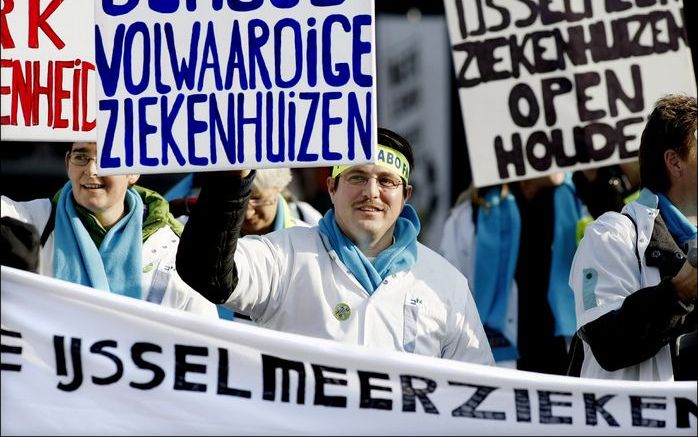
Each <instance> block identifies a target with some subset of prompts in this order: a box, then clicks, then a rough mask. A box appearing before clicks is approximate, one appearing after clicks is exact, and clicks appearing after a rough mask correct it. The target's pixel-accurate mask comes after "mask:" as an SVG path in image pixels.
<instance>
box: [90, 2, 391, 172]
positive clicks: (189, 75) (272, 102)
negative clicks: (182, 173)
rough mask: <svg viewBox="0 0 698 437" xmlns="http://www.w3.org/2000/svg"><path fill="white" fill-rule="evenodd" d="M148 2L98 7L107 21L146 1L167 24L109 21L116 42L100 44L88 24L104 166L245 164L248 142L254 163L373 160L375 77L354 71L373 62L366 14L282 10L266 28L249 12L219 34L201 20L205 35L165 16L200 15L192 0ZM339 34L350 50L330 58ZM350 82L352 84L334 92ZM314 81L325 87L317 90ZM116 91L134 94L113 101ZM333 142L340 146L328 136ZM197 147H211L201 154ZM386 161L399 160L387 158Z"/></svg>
mask: <svg viewBox="0 0 698 437" xmlns="http://www.w3.org/2000/svg"><path fill="white" fill-rule="evenodd" d="M267 1H269V2H271V4H272V5H273V6H274V7H276V8H278V9H289V8H292V7H295V6H298V5H300V4H302V3H307V2H311V3H312V4H313V5H314V6H321V7H327V6H337V5H339V4H341V3H343V0H339V1H337V0H325V1H322V0H267ZM145 4H146V1H145V0H142V1H141V2H140V3H139V2H138V1H129V0H121V1H116V0H113V1H108V0H104V1H103V2H102V5H103V9H104V10H105V11H106V13H107V14H109V15H112V16H119V15H125V14H128V13H129V12H131V11H136V8H137V7H138V8H140V9H138V10H137V11H138V12H139V13H140V12H142V11H141V9H142V8H146V7H148V8H150V10H152V11H154V12H157V13H161V14H163V16H164V17H165V16H169V17H170V18H169V20H170V21H166V20H164V19H163V21H162V22H161V23H145V22H143V21H140V20H139V21H135V22H133V23H130V24H124V23H119V24H116V25H115V26H114V29H113V33H110V34H109V38H110V39H112V40H113V44H112V43H111V41H110V44H105V43H104V40H103V38H107V36H106V34H105V33H104V32H103V31H102V29H100V26H96V29H95V35H96V65H97V69H98V73H99V75H100V78H101V83H102V87H103V90H104V95H105V96H106V98H105V99H103V100H101V101H100V102H99V106H98V108H99V111H100V112H101V114H103V115H104V116H105V118H106V119H107V121H106V122H105V123H104V125H105V138H104V145H103V148H102V150H101V151H100V153H101V155H100V158H99V159H100V167H101V168H105V169H108V168H116V167H121V166H122V165H123V166H125V167H133V166H141V167H156V166H173V165H174V166H197V167H201V166H208V165H211V164H216V163H217V162H218V157H220V158H221V160H223V161H225V162H227V163H230V164H244V163H245V149H247V150H248V153H250V154H251V155H253V156H254V160H255V162H257V163H259V162H269V163H275V164H276V163H284V162H288V163H294V162H295V163H307V164H312V163H317V162H319V161H320V160H322V161H326V162H328V163H331V162H337V161H345V160H347V159H349V160H355V159H357V158H361V157H360V156H359V155H361V154H362V153H363V157H366V159H371V152H372V150H371V132H372V130H373V128H374V126H372V113H373V111H374V108H373V106H372V105H373V96H372V93H371V91H370V87H372V86H373V84H374V81H373V76H372V74H370V73H368V74H367V73H364V71H362V65H369V63H367V62H365V60H366V57H365V56H366V55H370V54H371V53H372V50H373V43H372V41H371V40H370V33H371V32H369V31H368V30H370V26H371V25H372V24H373V20H372V17H371V16H370V15H357V16H353V17H347V16H345V15H342V14H329V15H327V16H323V17H322V18H320V19H317V18H315V17H307V18H304V19H303V20H304V21H298V20H296V19H294V18H289V17H287V18H281V19H278V20H277V21H276V22H274V23H271V24H270V23H267V22H265V21H264V20H262V19H258V18H250V17H245V18H244V19H242V18H241V19H231V20H230V22H229V23H226V24H229V27H227V28H226V29H225V30H221V28H217V27H216V25H215V24H214V22H212V21H206V22H205V26H206V27H205V29H203V30H204V31H205V33H204V34H203V35H202V25H203V23H202V22H200V21H194V22H193V23H191V24H190V25H189V28H188V29H186V30H184V29H182V28H181V27H179V26H177V27H175V25H173V22H172V20H171V17H172V15H170V14H172V13H175V12H176V11H181V10H182V9H183V8H182V6H183V5H185V4H186V8H187V10H189V11H194V10H196V9H197V1H196V0H186V1H180V0H172V1H166V0H151V1H147V6H146V5H145ZM262 4H263V0H259V1H254V0H248V1H243V0H239V1H233V0H230V1H226V2H223V1H222V0H212V3H211V4H209V5H207V7H208V8H211V7H213V9H214V10H221V9H222V8H225V7H227V8H228V9H230V10H235V11H238V12H244V11H252V10H255V9H258V8H259V7H260V6H261V5H262ZM201 5H203V4H201ZM133 14H134V15H135V14H136V12H133ZM367 29H368V30H367ZM216 30H218V33H217V32H216ZM185 32H186V33H185ZM228 32H229V33H228ZM180 33H185V34H180ZM362 35H369V36H368V37H365V38H364V39H362ZM221 38H222V39H221ZM339 41H341V42H342V44H343V45H344V46H346V47H347V48H348V51H347V53H346V54H345V53H337V51H336V48H337V47H338V46H337V44H338V43H339ZM347 44H348V45H347ZM333 45H334V49H333ZM107 47H111V51H110V52H109V51H108V49H107ZM219 47H222V48H223V51H219ZM226 49H227V51H226ZM282 60H283V62H282ZM362 61H364V62H362ZM134 68H135V71H134ZM151 76H152V77H151ZM352 82H353V84H355V85H357V88H356V89H355V90H352V91H346V90H343V89H342V88H343V87H346V85H347V84H350V83H352ZM318 84H320V85H325V84H326V85H327V86H329V87H330V89H329V90H326V91H323V92H320V91H318V90H316V89H315V88H316V87H317V85H318ZM327 86H326V87H325V88H327ZM295 88H298V89H302V90H303V91H302V92H300V93H299V92H297V91H292V89H295ZM360 88H364V90H361V89H360ZM117 90H125V91H126V92H127V93H129V95H130V96H128V97H120V98H119V99H113V96H114V95H115V94H116V92H117ZM204 90H205V91H206V92H205V93H204ZM122 92H123V91H122ZM154 93H155V94H154ZM192 93H194V94H192ZM110 97H111V99H110ZM185 100H186V105H185V104H184V103H185ZM176 126H177V128H176ZM180 131H181V132H180ZM202 134H203V135H202ZM334 138H340V139H341V140H340V143H333V139H334ZM202 139H205V141H203V142H202ZM246 141H247V143H248V144H247V146H248V147H246V144H245V142H246ZM252 142H254V144H252ZM185 143H186V144H185ZM115 144H116V145H118V147H123V149H119V148H118V147H115ZM197 144H199V145H201V144H207V149H204V148H202V147H196V145H197ZM357 145H360V148H359V147H357ZM252 149H254V152H253V153H252ZM357 149H359V151H358V153H357ZM221 151H222V152H223V153H219V152H221ZM387 159H390V160H391V162H393V160H394V161H395V162H393V164H394V165H396V166H397V167H400V166H402V163H401V162H400V161H399V160H397V159H395V158H394V157H392V156H391V157H387Z"/></svg>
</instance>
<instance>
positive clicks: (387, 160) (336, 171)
mask: <svg viewBox="0 0 698 437" xmlns="http://www.w3.org/2000/svg"><path fill="white" fill-rule="evenodd" d="M374 164H376V165H380V166H381V167H385V168H387V169H389V170H392V171H393V172H396V173H397V174H399V175H400V177H401V178H402V179H403V180H404V181H405V184H407V182H408V181H409V178H410V163H409V161H407V158H405V155H403V154H402V153H400V152H398V151H397V150H395V149H391V148H390V147H387V146H384V145H382V144H379V145H378V155H377V156H376V160H375V161H374ZM353 166H354V164H351V165H335V166H334V167H333V168H332V177H333V178H336V177H337V176H339V175H340V174H341V173H342V172H343V171H344V170H346V169H348V168H349V167H353Z"/></svg>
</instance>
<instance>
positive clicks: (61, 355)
mask: <svg viewBox="0 0 698 437" xmlns="http://www.w3.org/2000/svg"><path fill="white" fill-rule="evenodd" d="M64 344H65V337H63V336H60V335H54V336H53V349H54V351H55V355H56V375H58V376H68V369H67V363H66V357H65V350H64V347H65V346H64ZM81 344H82V339H80V338H71V339H70V358H71V361H72V363H73V380H72V381H70V382H69V383H67V384H65V383H63V382H62V381H59V382H58V385H57V387H58V388H59V389H60V390H63V391H68V392H70V391H75V390H77V389H78V388H80V385H81V384H82V379H83V375H82V357H81V354H80V346H81Z"/></svg>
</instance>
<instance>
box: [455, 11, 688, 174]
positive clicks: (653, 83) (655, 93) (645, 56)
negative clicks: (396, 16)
mask: <svg viewBox="0 0 698 437" xmlns="http://www.w3.org/2000/svg"><path fill="white" fill-rule="evenodd" d="M444 5H445V9H446V15H447V21H448V27H449V35H450V39H451V48H452V55H453V60H454V68H455V73H456V81H457V84H458V88H459V96H460V101H461V108H462V115H463V121H464V124H465V130H466V138H467V143H468V152H469V156H470V163H471V169H472V173H473V182H474V185H475V186H478V187H481V186H487V185H493V184H498V183H502V182H507V181H515V180H520V179H529V178H533V177H539V176H543V175H546V174H550V173H554V172H558V171H572V170H577V169H586V168H593V167H600V166H605V165H610V164H614V163H618V162H622V161H629V160H632V159H636V157H637V153H638V148H639V144H640V134H641V133H642V129H643V128H644V124H645V121H646V117H647V115H649V112H650V111H651V110H652V107H653V105H654V102H655V101H656V100H657V99H658V98H659V97H661V96H662V95H665V94H670V93H685V94H688V95H693V96H695V95H696V83H695V78H694V76H693V67H692V63H691V58H690V51H689V48H688V46H687V41H686V36H685V29H684V27H683V19H682V15H681V5H682V1H681V0H668V1H661V2H655V1H652V2H632V1H625V0H584V1H578V2H568V1H565V2H562V1H553V2H548V1H541V2H528V1H521V2H505V1H498V2H494V1H492V2H482V1H479V0H444Z"/></svg>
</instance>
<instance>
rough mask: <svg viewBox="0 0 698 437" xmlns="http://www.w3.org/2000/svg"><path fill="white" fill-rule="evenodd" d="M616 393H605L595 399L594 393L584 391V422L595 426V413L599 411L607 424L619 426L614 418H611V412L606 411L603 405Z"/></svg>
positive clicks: (596, 418)
mask: <svg viewBox="0 0 698 437" xmlns="http://www.w3.org/2000/svg"><path fill="white" fill-rule="evenodd" d="M615 396H616V395H606V396H602V397H601V398H599V399H596V395H595V394H594V393H584V412H585V415H586V424H587V425H591V426H596V425H598V424H599V420H598V417H597V413H601V416H602V417H603V418H604V419H605V420H606V423H608V425H609V426H620V425H619V424H618V422H617V421H616V419H614V418H613V416H612V415H611V413H609V412H608V410H606V409H605V408H604V407H603V406H604V405H606V402H608V401H610V400H611V399H613V398H614V397H615Z"/></svg>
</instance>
